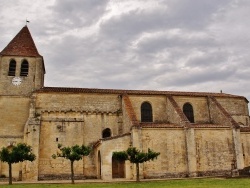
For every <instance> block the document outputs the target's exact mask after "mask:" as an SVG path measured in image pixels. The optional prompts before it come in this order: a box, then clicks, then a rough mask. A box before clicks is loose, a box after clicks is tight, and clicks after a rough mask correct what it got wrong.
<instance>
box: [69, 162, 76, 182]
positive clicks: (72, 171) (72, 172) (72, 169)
mask: <svg viewBox="0 0 250 188" xmlns="http://www.w3.org/2000/svg"><path fill="white" fill-rule="evenodd" d="M70 166H71V183H72V184H74V183H75V180H74V161H70Z"/></svg>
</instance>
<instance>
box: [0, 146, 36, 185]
mask: <svg viewBox="0 0 250 188" xmlns="http://www.w3.org/2000/svg"><path fill="white" fill-rule="evenodd" d="M35 159H36V156H35V154H33V153H32V149H31V146H29V145H26V144H24V143H18V144H17V145H16V146H15V145H11V146H9V147H3V148H2V149H1V150H0V160H1V161H3V162H6V163H8V165H9V184H10V185H11V184H12V164H13V163H19V162H23V161H34V160H35Z"/></svg>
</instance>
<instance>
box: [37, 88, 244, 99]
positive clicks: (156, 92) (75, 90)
mask: <svg viewBox="0 0 250 188" xmlns="http://www.w3.org/2000/svg"><path fill="white" fill-rule="evenodd" d="M36 92H38V93H46V92H70V93H83V92H84V93H109V94H135V95H136V94H143V95H144V94H145V95H175V96H197V97H207V96H214V97H232V98H242V99H245V100H247V99H246V98H245V97H244V96H239V95H232V94H227V93H212V92H188V91H160V90H127V89H100V88H73V87H43V88H41V89H39V90H36Z"/></svg>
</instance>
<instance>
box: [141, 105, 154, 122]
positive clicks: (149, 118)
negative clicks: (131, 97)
mask: <svg viewBox="0 0 250 188" xmlns="http://www.w3.org/2000/svg"><path fill="white" fill-rule="evenodd" d="M141 122H153V115H152V106H151V104H150V103H148V102H144V103H142V105H141Z"/></svg>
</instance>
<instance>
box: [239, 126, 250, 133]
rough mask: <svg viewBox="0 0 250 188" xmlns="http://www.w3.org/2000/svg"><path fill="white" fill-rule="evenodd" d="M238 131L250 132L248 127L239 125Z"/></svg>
mask: <svg viewBox="0 0 250 188" xmlns="http://www.w3.org/2000/svg"><path fill="white" fill-rule="evenodd" d="M240 132H250V127H241V128H240Z"/></svg>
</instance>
